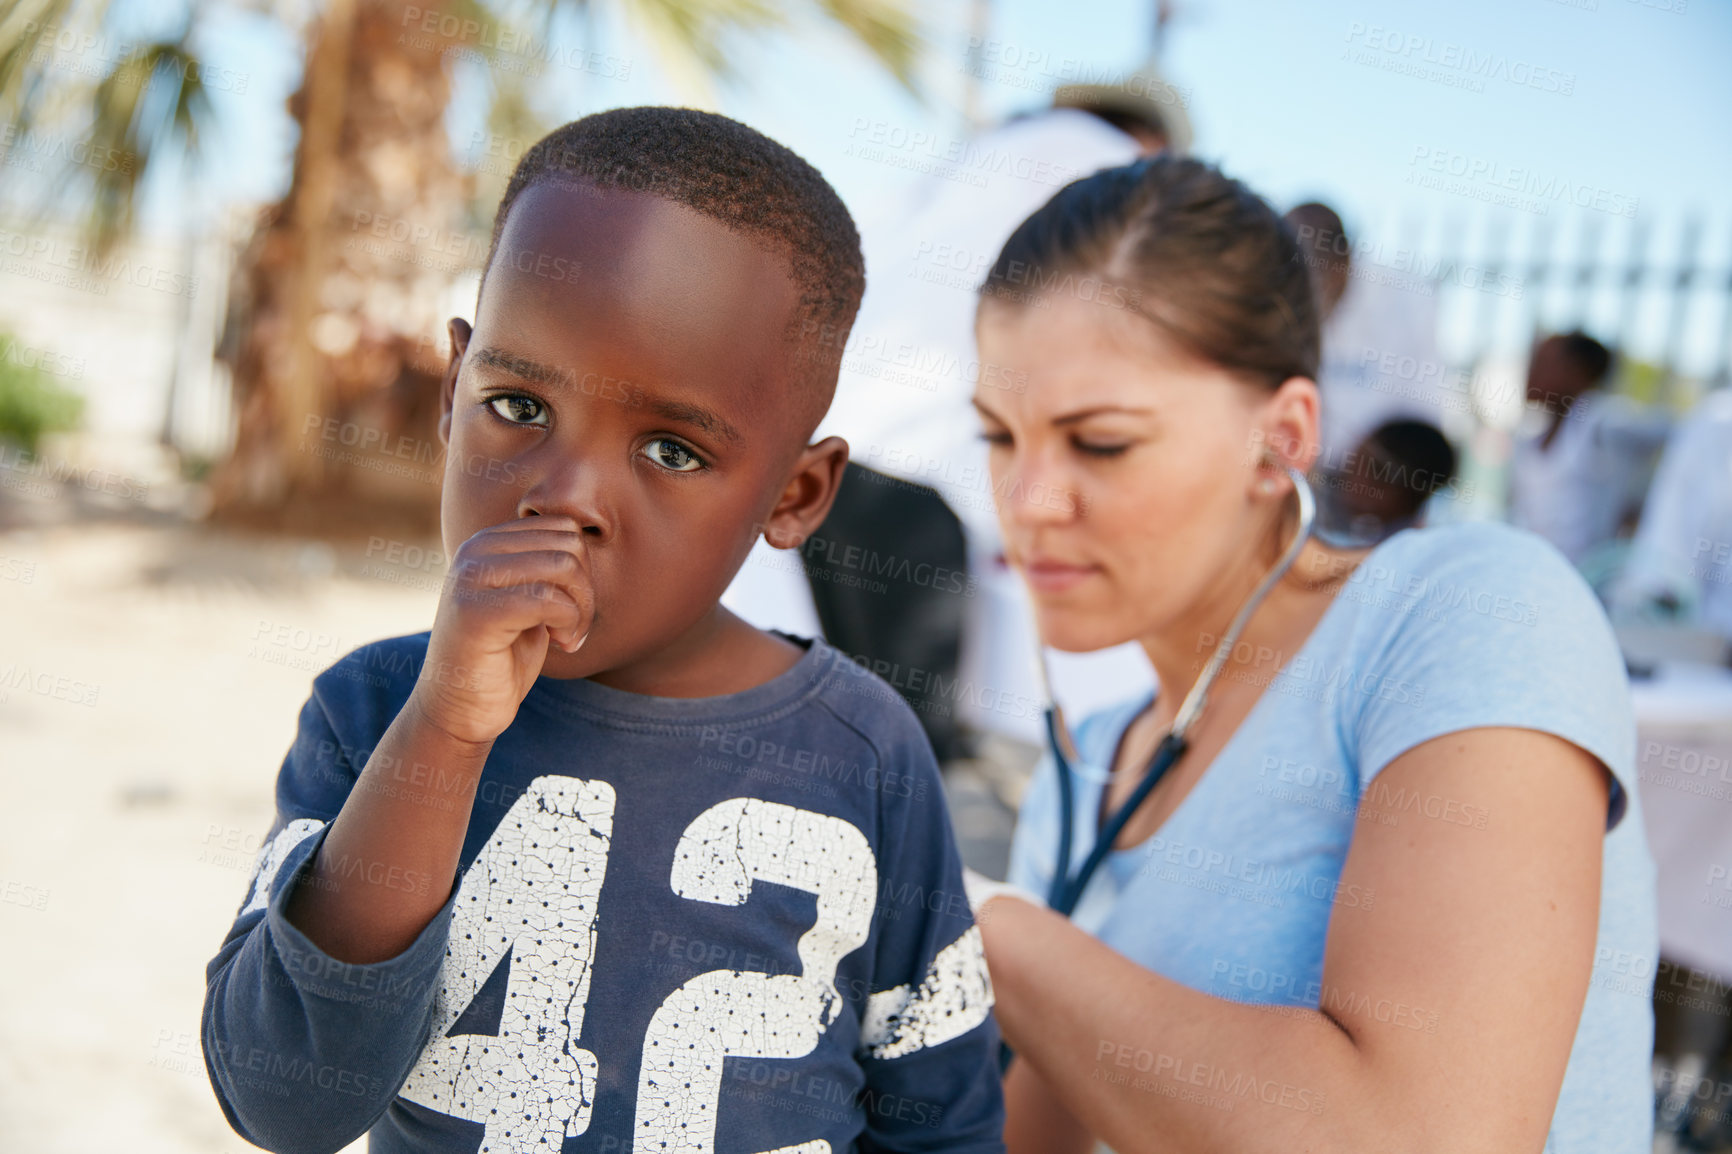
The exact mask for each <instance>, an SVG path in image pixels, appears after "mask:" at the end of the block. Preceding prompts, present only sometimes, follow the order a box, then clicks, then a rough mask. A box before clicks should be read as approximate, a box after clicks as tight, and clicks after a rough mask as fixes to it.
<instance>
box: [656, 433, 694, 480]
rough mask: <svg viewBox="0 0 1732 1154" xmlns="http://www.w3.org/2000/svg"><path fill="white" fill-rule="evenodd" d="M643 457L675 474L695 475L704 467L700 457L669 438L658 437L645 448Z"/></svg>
mask: <svg viewBox="0 0 1732 1154" xmlns="http://www.w3.org/2000/svg"><path fill="white" fill-rule="evenodd" d="M642 452H643V455H644V456H646V457H648V458H649V459H650V460H652V461H654V462H655V463H656V464H658V465H660V466H661V467H662V468H664V469H667V470H669V471H670V472H674V473H695V472H697V471H698V470H699V469H701V468H703V467H704V463H703V462H702V461H700V460H699V459H698V455H697V454H696V453H694V452H692V451H691V450H690V449H688V448H686V447H685V446H684V445H682V444H680V443H679V442H678V441H673V440H669V439H668V438H667V437H657V438H656V439H655V440H653V441H651V442H650V443H649V444H647V445H645V446H644V447H643V450H642Z"/></svg>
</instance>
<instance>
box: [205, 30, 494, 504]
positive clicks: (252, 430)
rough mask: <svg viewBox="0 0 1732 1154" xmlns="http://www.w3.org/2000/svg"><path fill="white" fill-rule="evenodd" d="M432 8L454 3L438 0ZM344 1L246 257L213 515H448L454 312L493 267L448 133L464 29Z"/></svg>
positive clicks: (232, 326)
mask: <svg viewBox="0 0 1732 1154" xmlns="http://www.w3.org/2000/svg"><path fill="white" fill-rule="evenodd" d="M421 10H422V11H424V12H438V11H439V5H437V4H424V5H422V6H421ZM404 13H405V9H404V8H403V7H402V6H401V5H399V4H394V3H388V2H386V0H331V2H330V3H329V4H328V5H327V7H326V10H325V13H324V16H323V17H322V19H321V21H320V23H319V24H318V27H317V30H316V32H315V33H314V36H313V39H312V44H311V46H310V48H309V51H308V57H307V67H306V74H305V79H304V81H303V83H302V86H301V89H300V90H299V91H298V92H297V93H295V95H294V96H293V97H291V98H290V101H289V109H290V112H291V114H292V115H293V116H294V118H295V120H296V121H297V122H298V123H299V124H300V126H301V136H300V141H299V143H298V144H297V145H296V149H295V166H294V178H293V183H292V184H291V186H290V188H289V191H288V194H287V195H286V196H285V197H284V198H283V199H282V200H281V201H280V202H278V203H277V204H276V205H273V206H272V207H271V208H270V209H268V210H267V211H266V212H265V213H264V215H263V218H262V219H261V222H260V224H259V226H258V228H257V229H256V231H255V233H254V236H253V238H252V241H251V243H250V244H249V245H248V247H247V251H246V252H244V253H242V254H241V258H240V260H239V261H238V263H237V273H236V285H235V289H234V300H235V305H234V307H233V308H232V309H231V313H230V319H229V332H228V334H227V335H226V337H225V339H224V342H223V346H224V349H225V350H226V351H227V359H228V360H229V361H230V364H231V366H232V368H233V370H234V389H235V401H236V410H237V412H238V413H239V419H238V426H237V430H236V444H235V449H234V452H233V453H232V454H231V455H230V457H229V459H228V460H227V461H225V462H224V463H223V465H222V466H221V467H220V468H219V469H218V471H217V473H216V476H215V477H214V479H213V490H214V492H213V496H214V498H215V501H214V505H215V510H214V515H215V516H216V517H217V518H219V519H221V520H224V521H228V522H231V523H236V522H239V523H247V524H254V525H260V526H269V527H274V528H280V529H286V530H293V531H317V532H333V531H336V532H342V531H348V532H362V531H365V532H376V531H378V530H379V529H380V528H382V527H386V526H392V527H397V528H401V529H403V530H405V531H417V530H418V531H430V530H432V529H433V528H435V527H436V526H437V524H438V502H439V468H440V463H441V460H442V455H441V453H440V451H439V446H438V443H437V439H436V433H435V425H436V421H437V414H438V393H437V389H438V384H439V376H440V372H441V370H442V368H443V364H442V358H441V355H440V351H441V349H442V348H443V340H442V338H441V336H440V333H441V323H442V321H443V317H441V316H440V306H441V305H442V303H443V300H444V298H445V296H446V295H447V293H448V290H449V289H450V287H451V285H452V284H453V283H454V282H455V281H457V280H458V279H459V278H461V277H462V276H463V275H464V274H465V273H466V272H467V271H468V270H470V269H472V268H475V267H478V266H479V264H480V261H481V258H482V257H483V256H484V255H485V238H480V239H479V240H477V238H476V237H475V236H474V235H472V234H470V233H468V232H466V231H465V230H464V229H463V227H462V217H463V210H464V205H465V203H466V184H465V178H464V177H463V176H462V175H461V174H460V173H459V172H458V171H457V169H456V167H455V165H454V163H453V160H452V157H451V149H450V144H449V140H448V136H447V130H446V127H445V121H444V116H445V109H446V105H447V103H448V101H449V99H450V94H451V83H450V78H449V76H448V75H447V73H446V68H445V59H444V51H445V50H446V49H447V48H451V47H461V44H458V43H453V42H452V41H451V40H450V39H449V38H441V37H439V36H437V35H433V36H427V35H421V34H419V33H418V32H417V31H416V28H415V27H414V26H412V25H410V24H408V22H407V21H406V19H405V15H404Z"/></svg>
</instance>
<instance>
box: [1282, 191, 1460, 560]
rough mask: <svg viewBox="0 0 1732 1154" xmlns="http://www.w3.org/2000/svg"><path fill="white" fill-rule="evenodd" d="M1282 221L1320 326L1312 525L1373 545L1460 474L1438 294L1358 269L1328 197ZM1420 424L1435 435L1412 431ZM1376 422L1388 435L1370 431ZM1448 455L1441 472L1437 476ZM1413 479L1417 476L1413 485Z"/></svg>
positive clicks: (1334, 536)
mask: <svg viewBox="0 0 1732 1154" xmlns="http://www.w3.org/2000/svg"><path fill="white" fill-rule="evenodd" d="M1287 223H1288V224H1290V225H1291V226H1292V227H1293V230H1294V235H1295V236H1296V237H1297V239H1298V242H1299V249H1300V253H1301V257H1302V259H1303V260H1304V262H1305V266H1306V268H1307V269H1308V270H1309V271H1310V274H1311V278H1312V280H1311V283H1312V290H1313V292H1314V293H1315V294H1316V298H1317V305H1318V311H1319V315H1320V319H1321V321H1322V324H1323V348H1322V361H1321V364H1320V365H1319V368H1318V375H1317V387H1318V389H1319V390H1320V392H1321V394H1322V405H1323V415H1322V428H1321V432H1320V434H1319V436H1320V440H1321V442H1322V451H1321V453H1320V454H1319V456H1318V460H1317V464H1316V466H1315V467H1314V469H1313V481H1314V483H1315V485H1316V489H1317V503H1318V517H1317V532H1318V533H1319V534H1320V535H1321V536H1322V537H1324V538H1326V539H1329V540H1332V541H1336V542H1338V543H1340V544H1343V545H1348V544H1361V545H1370V544H1376V543H1377V542H1378V541H1380V540H1382V539H1383V538H1384V537H1387V536H1388V535H1389V534H1391V533H1394V532H1396V531H1397V530H1398V529H1401V528H1404V527H1406V526H1407V525H1410V524H1412V523H1414V521H1415V519H1416V518H1417V516H1418V514H1419V510H1420V508H1421V507H1423V506H1424V505H1425V503H1426V501H1427V499H1428V498H1429V497H1430V496H1431V494H1432V493H1434V492H1437V491H1438V490H1440V489H1444V488H1445V487H1446V486H1448V485H1449V484H1450V482H1451V481H1452V480H1453V479H1454V475H1455V459H1456V458H1455V450H1454V449H1453V448H1451V447H1450V446H1449V443H1448V441H1447V440H1446V439H1445V437H1444V435H1443V431H1442V429H1441V424H1442V413H1443V405H1444V403H1445V400H1446V398H1445V394H1444V393H1443V391H1442V389H1441V388H1440V384H1441V381H1442V379H1443V372H1442V362H1441V360H1440V359H1439V358H1440V354H1439V353H1438V349H1437V303H1436V299H1435V298H1434V297H1432V296H1429V295H1425V294H1423V293H1420V292H1418V291H1416V289H1417V287H1418V286H1417V284H1414V285H1410V286H1408V287H1406V288H1404V287H1402V282H1401V280H1400V279H1399V278H1383V277H1379V276H1377V275H1376V271H1377V270H1375V269H1369V270H1367V269H1358V270H1356V269H1355V267H1354V260H1353V243H1352V241H1351V240H1350V239H1349V237H1348V235H1347V230H1346V228H1345V227H1344V226H1343V225H1342V223H1341V217H1340V216H1339V215H1338V214H1337V213H1336V211H1335V210H1334V209H1332V208H1330V207H1329V206H1328V205H1326V204H1322V203H1320V202H1318V201H1308V202H1306V203H1304V204H1300V205H1296V206H1295V207H1293V208H1292V209H1290V210H1288V212H1287ZM1385 366H1395V369H1394V371H1390V372H1386V371H1385ZM1403 370H1405V371H1403ZM1417 425H1424V426H1426V427H1427V428H1429V430H1430V432H1429V433H1420V432H1417V431H1416V429H1415V428H1414V426H1417ZM1383 430H1389V432H1388V434H1387V435H1385V436H1383V437H1382V438H1381V439H1375V438H1376V434H1378V433H1379V432H1380V431H1383ZM1446 459H1447V462H1448V469H1447V470H1446V471H1444V473H1443V474H1442V476H1441V478H1440V479H1436V480H1435V483H1434V480H1433V477H1434V474H1435V473H1436V472H1437V467H1438V465H1439V464H1440V463H1441V462H1443V461H1444V460H1446ZM1413 477H1420V478H1423V480H1421V481H1419V482H1418V483H1417V484H1415V483H1413V482H1412V481H1410V480H1409V478H1413Z"/></svg>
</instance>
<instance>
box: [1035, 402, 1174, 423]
mask: <svg viewBox="0 0 1732 1154" xmlns="http://www.w3.org/2000/svg"><path fill="white" fill-rule="evenodd" d="M1152 412H1154V410H1153V409H1144V408H1139V407H1137V406H1135V405H1096V406H1095V407H1094V408H1092V409H1078V410H1077V411H1076V412H1074V413H1066V414H1065V415H1064V416H1062V417H1054V418H1053V419H1052V423H1053V424H1055V425H1074V424H1077V423H1078V422H1080V421H1086V420H1088V419H1089V418H1090V417H1101V416H1107V415H1110V414H1113V413H1126V414H1129V415H1130V416H1133V417H1146V416H1148V415H1149V414H1150V413H1152Z"/></svg>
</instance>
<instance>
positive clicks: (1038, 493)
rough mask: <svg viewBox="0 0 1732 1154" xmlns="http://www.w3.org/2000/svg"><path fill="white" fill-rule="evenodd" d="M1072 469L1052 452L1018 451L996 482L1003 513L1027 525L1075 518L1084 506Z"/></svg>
mask: <svg viewBox="0 0 1732 1154" xmlns="http://www.w3.org/2000/svg"><path fill="white" fill-rule="evenodd" d="M1072 480H1073V478H1072V477H1071V475H1070V472H1069V470H1067V469H1065V468H1064V467H1063V466H1062V465H1061V464H1060V463H1059V462H1057V461H1055V460H1054V459H1053V457H1052V455H1051V454H1048V453H1041V452H1025V453H1018V454H1016V456H1015V458H1014V459H1013V460H1012V462H1011V467H1010V469H1009V470H1008V471H1007V472H1006V473H1005V474H1004V476H1003V478H1002V479H1000V480H998V481H997V483H996V484H995V485H994V488H995V489H996V490H997V491H996V492H995V493H994V494H993V496H994V498H995V499H996V500H997V501H998V506H999V509H1000V510H1001V511H1002V513H1003V515H1004V516H1006V517H1008V518H1010V519H1011V520H1012V521H1015V522H1017V523H1019V524H1023V525H1056V524H1062V523H1064V522H1067V521H1070V520H1073V519H1074V518H1075V517H1076V514H1077V512H1078V511H1079V510H1080V509H1081V508H1082V503H1081V500H1080V498H1079V496H1078V494H1077V493H1076V491H1075V489H1074V487H1073V486H1072Z"/></svg>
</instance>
